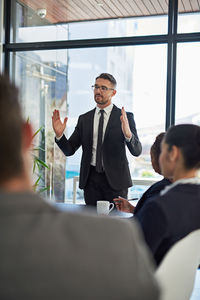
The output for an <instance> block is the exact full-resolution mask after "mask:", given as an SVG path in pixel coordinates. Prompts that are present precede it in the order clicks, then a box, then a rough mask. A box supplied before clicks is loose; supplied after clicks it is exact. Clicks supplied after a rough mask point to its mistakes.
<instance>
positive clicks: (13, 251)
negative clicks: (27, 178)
mask: <svg viewBox="0 0 200 300" xmlns="http://www.w3.org/2000/svg"><path fill="white" fill-rule="evenodd" d="M0 224H1V226H0V237H1V246H0V299H1V300H5V299H12V300H66V299H67V300H80V299H83V300H121V299H123V300H129V299H137V300H142V299H148V300H157V299H158V287H157V283H156V281H155V278H154V270H153V268H152V264H151V261H150V259H149V255H148V254H149V252H147V249H146V248H145V243H144V241H143V239H142V236H141V235H140V230H139V228H138V227H139V226H136V225H137V224H131V223H129V222H128V221H125V220H119V219H116V218H110V217H97V216H94V215H91V214H89V215H87V214H85V215H80V214H78V213H77V214H75V213H69V212H68V213H65V212H61V211H58V210H57V209H56V208H55V207H53V206H50V205H49V204H48V203H46V202H44V201H42V200H41V199H40V198H39V197H38V196H37V195H34V194H33V193H21V192H19V193H2V192H0ZM122 245H124V247H122ZM133 282H134V285H133Z"/></svg>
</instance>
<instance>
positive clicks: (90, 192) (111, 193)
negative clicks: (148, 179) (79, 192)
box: [84, 166, 128, 205]
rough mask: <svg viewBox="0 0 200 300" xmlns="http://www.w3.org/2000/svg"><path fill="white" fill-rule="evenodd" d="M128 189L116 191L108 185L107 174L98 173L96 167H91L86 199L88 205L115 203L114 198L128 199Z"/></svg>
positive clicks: (85, 194) (85, 189)
mask: <svg viewBox="0 0 200 300" xmlns="http://www.w3.org/2000/svg"><path fill="white" fill-rule="evenodd" d="M119 176H120V174H119ZM127 195H128V189H127V188H126V189H122V190H114V189H113V188H111V186H110V185H109V183H108V180H107V178H106V175H105V172H103V173H97V172H96V170H95V167H93V166H91V167H90V174H89V177H88V181H87V185H86V187H85V188H84V198H85V203H86V204H87V205H96V203H97V201H98V200H107V201H110V202H113V198H117V197H118V196H121V197H123V198H127Z"/></svg>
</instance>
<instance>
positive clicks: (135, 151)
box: [126, 113, 142, 156]
mask: <svg viewBox="0 0 200 300" xmlns="http://www.w3.org/2000/svg"><path fill="white" fill-rule="evenodd" d="M127 118H128V122H129V126H130V130H131V132H132V138H131V140H130V142H126V144H127V147H128V149H129V151H130V153H131V154H132V155H134V156H139V155H140V154H141V152H142V144H141V143H140V140H139V138H138V135H137V130H136V125H135V121H134V117H133V114H132V113H127Z"/></svg>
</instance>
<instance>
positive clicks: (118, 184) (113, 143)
mask: <svg viewBox="0 0 200 300" xmlns="http://www.w3.org/2000/svg"><path fill="white" fill-rule="evenodd" d="M93 89H94V100H95V102H96V104H97V106H96V108H95V109H93V110H91V111H89V112H87V113H85V114H83V115H81V116H79V119H78V123H77V125H76V128H75V130H74V132H73V133H72V135H71V136H70V138H69V139H67V138H66V137H65V135H64V134H63V132H64V130H65V127H66V123H67V118H65V119H64V122H63V123H62V122H61V120H60V115H59V111H58V110H55V111H54V112H53V116H52V124H53V129H54V132H55V134H56V138H55V141H56V143H57V145H58V146H59V147H60V149H61V150H62V151H63V153H64V154H65V155H66V156H70V155H73V154H74V153H75V151H76V150H77V149H78V148H79V147H80V146H82V150H83V154H82V160H81V167H80V180H79V186H80V188H81V189H84V197H85V202H86V204H89V205H96V202H97V201H98V200H101V199H104V200H108V201H110V202H113V198H116V197H117V196H119V195H120V196H122V197H127V193H128V187H130V186H132V181H131V175H130V170H129V166H128V160H127V157H126V147H125V146H127V147H128V149H129V151H130V153H131V154H132V155H134V156H139V155H140V154H141V151H142V146H141V143H140V141H139V138H138V135H137V131H136V126H135V122H134V118H133V114H132V113H126V112H125V110H124V108H122V109H119V108H117V107H116V106H115V105H113V104H112V97H113V96H114V95H115V94H116V80H115V78H114V77H113V76H112V75H110V74H108V73H102V74H100V75H99V76H98V77H97V78H96V81H95V85H94V86H93ZM102 123H103V125H102ZM100 124H101V125H102V129H101V128H100V127H101V125H100Z"/></svg>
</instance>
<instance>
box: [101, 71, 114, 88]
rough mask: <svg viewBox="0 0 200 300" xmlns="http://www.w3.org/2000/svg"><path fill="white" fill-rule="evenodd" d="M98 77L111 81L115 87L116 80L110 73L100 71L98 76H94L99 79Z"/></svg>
mask: <svg viewBox="0 0 200 300" xmlns="http://www.w3.org/2000/svg"><path fill="white" fill-rule="evenodd" d="M99 78H102V79H106V80H109V81H110V82H111V83H112V85H113V87H114V88H116V86H117V81H116V79H115V78H114V76H113V75H111V74H109V73H101V74H100V75H99V76H97V77H96V80H97V79H99Z"/></svg>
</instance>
